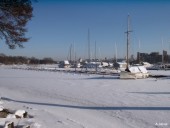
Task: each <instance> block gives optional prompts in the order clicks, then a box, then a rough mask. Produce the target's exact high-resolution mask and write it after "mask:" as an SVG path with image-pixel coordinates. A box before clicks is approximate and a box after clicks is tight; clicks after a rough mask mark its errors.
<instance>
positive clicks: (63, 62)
mask: <svg viewBox="0 0 170 128" xmlns="http://www.w3.org/2000/svg"><path fill="white" fill-rule="evenodd" d="M69 67H70V63H69V61H68V60H64V61H61V62H60V64H59V68H69Z"/></svg>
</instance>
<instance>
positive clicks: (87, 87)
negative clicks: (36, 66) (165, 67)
mask: <svg viewBox="0 0 170 128" xmlns="http://www.w3.org/2000/svg"><path fill="white" fill-rule="evenodd" d="M166 73H167V72H166ZM169 90H170V80H169V79H160V80H157V81H156V80H155V79H151V78H150V79H143V80H120V79H117V77H114V76H105V77H103V76H98V75H86V74H83V75H80V74H73V73H59V72H44V71H27V70H17V69H7V68H4V67H3V68H2V67H1V68H0V96H1V97H2V99H3V101H4V106H6V107H8V108H12V109H25V110H26V111H28V112H29V113H30V114H31V115H32V116H33V117H34V118H31V119H27V120H23V121H21V122H20V123H37V124H39V125H41V127H42V128H48V127H57V128H156V127H161V128H162V127H163V128H164V127H165V128H166V127H167V128H168V127H170V102H169V101H170V91H169ZM4 120H5V119H0V125H3V122H4ZM39 125H36V124H35V125H34V127H39Z"/></svg>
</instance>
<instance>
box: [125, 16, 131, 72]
mask: <svg viewBox="0 0 170 128" xmlns="http://www.w3.org/2000/svg"><path fill="white" fill-rule="evenodd" d="M130 32H132V31H131V30H130V15H128V19H127V31H126V32H125V33H126V34H127V53H126V62H127V65H126V69H129V42H130V38H129V34H130Z"/></svg>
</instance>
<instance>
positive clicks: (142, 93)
mask: <svg viewBox="0 0 170 128" xmlns="http://www.w3.org/2000/svg"><path fill="white" fill-rule="evenodd" d="M129 93H136V94H153V95H154V94H162V95H163V94H165V95H166V94H170V92H129Z"/></svg>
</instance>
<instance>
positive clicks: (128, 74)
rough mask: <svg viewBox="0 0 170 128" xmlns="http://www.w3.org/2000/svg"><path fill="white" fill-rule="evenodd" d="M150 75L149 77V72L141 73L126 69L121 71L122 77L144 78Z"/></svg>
mask: <svg viewBox="0 0 170 128" xmlns="http://www.w3.org/2000/svg"><path fill="white" fill-rule="evenodd" d="M148 77H149V74H148V73H141V72H139V73H131V72H126V71H122V72H120V79H144V78H148Z"/></svg>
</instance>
